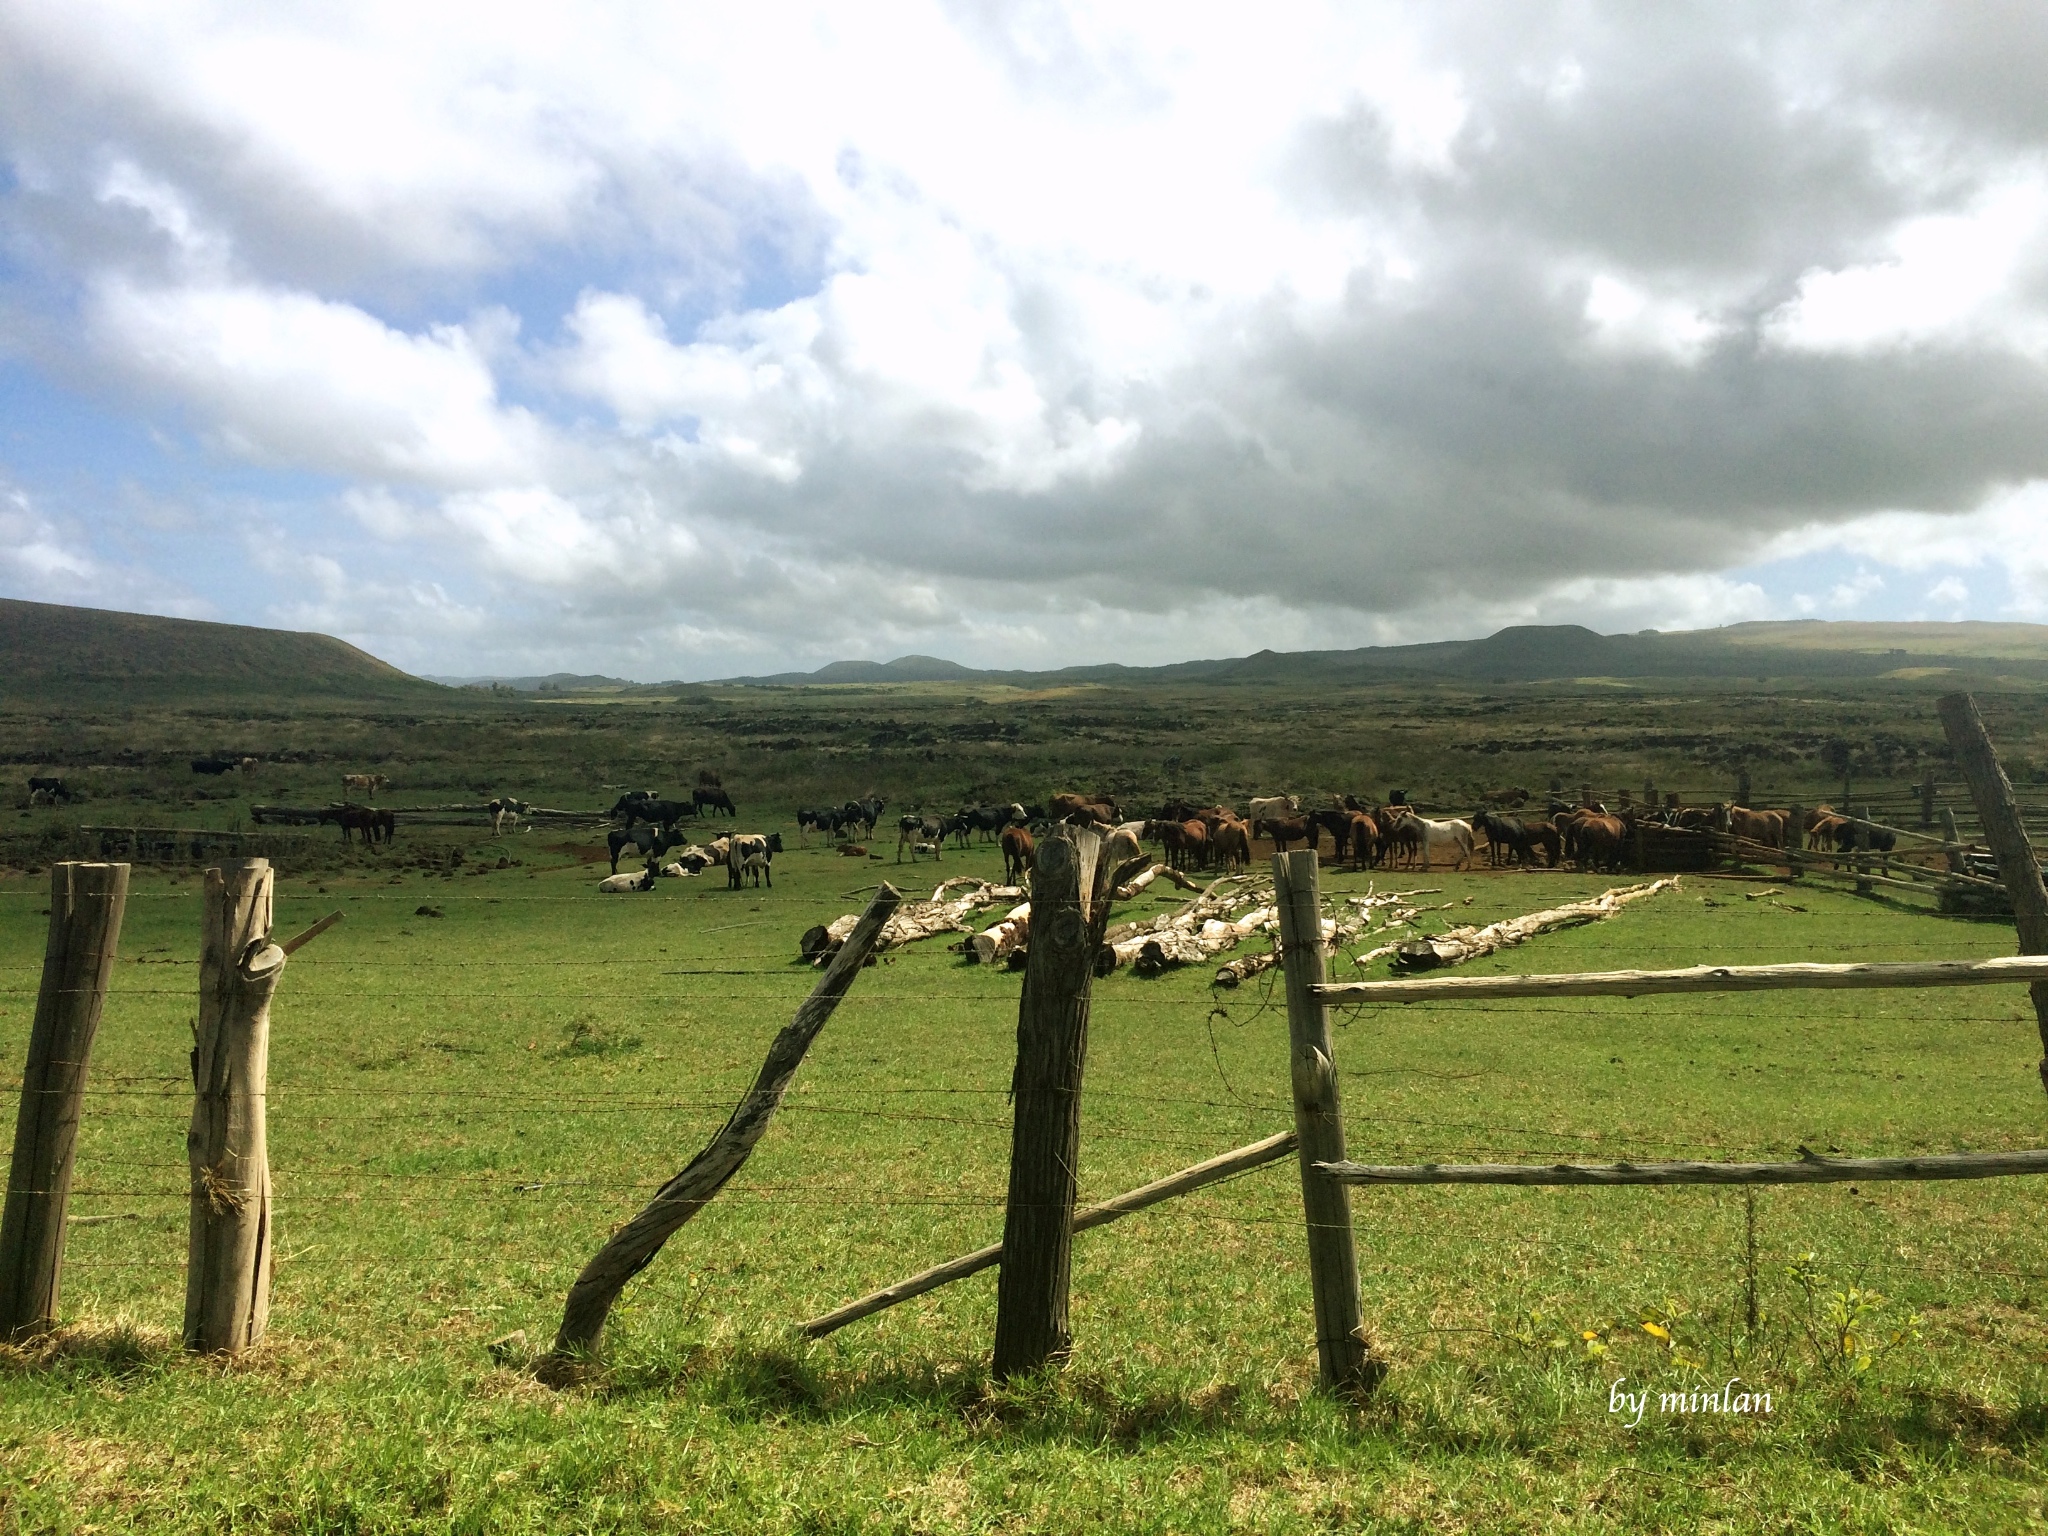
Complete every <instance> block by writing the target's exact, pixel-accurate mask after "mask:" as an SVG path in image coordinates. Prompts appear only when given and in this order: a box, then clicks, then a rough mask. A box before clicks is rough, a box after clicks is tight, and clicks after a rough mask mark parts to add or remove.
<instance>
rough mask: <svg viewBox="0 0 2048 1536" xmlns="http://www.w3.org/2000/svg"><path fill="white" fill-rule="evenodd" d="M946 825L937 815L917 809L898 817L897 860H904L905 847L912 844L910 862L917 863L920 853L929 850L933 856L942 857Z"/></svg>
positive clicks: (900, 861)
mask: <svg viewBox="0 0 2048 1536" xmlns="http://www.w3.org/2000/svg"><path fill="white" fill-rule="evenodd" d="M945 841H946V826H945V823H944V822H942V821H941V820H940V819H939V818H938V817H936V816H925V815H922V814H920V813H918V812H916V811H913V812H911V813H910V814H909V815H907V816H899V817H897V818H896V862H897V863H898V864H901V863H902V862H903V848H904V845H905V844H906V843H907V844H909V846H910V862H911V863H913V864H915V863H916V862H917V856H918V854H920V853H924V852H929V853H930V854H931V856H932V857H933V858H935V859H936V858H938V857H940V854H939V850H940V849H941V848H943V847H944V846H945Z"/></svg>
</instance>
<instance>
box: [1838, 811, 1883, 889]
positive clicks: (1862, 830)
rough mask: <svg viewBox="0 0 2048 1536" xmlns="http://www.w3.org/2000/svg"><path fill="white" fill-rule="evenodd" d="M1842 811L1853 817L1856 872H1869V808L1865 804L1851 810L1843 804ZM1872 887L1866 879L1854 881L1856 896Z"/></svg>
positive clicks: (1851, 823)
mask: <svg viewBox="0 0 2048 1536" xmlns="http://www.w3.org/2000/svg"><path fill="white" fill-rule="evenodd" d="M1842 812H1843V814H1844V815H1847V816H1849V817H1852V818H1853V820H1852V821H1851V822H1850V825H1851V826H1852V827H1853V828H1854V829H1855V834H1856V873H1857V874H1858V875H1867V874H1869V873H1870V857H1869V855H1870V818H1871V809H1870V807H1869V806H1867V805H1866V806H1864V807H1863V809H1862V810H1861V811H1852V810H1850V809H1849V808H1848V807H1847V806H1846V805H1845V806H1843V807H1842ZM1874 889H1875V887H1874V886H1872V885H1871V883H1870V882H1869V881H1868V880H1860V879H1859V880H1858V881H1857V882H1856V894H1857V895H1858V896H1868V895H1869V894H1870V893H1871V891H1872V890H1874Z"/></svg>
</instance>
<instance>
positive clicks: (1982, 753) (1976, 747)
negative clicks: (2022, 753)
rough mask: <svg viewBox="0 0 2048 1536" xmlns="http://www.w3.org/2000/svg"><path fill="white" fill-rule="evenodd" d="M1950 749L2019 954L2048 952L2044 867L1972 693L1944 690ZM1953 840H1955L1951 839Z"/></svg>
mask: <svg viewBox="0 0 2048 1536" xmlns="http://www.w3.org/2000/svg"><path fill="white" fill-rule="evenodd" d="M1935 710H1936V711H1937V712H1938V713H1939V714H1940V716H1941V728H1942V731H1943V733H1944V734H1946V735H1947V737H1948V744H1949V749H1950V750H1951V751H1953V752H1954V753H1955V755H1956V762H1957V764H1958V765H1959V766H1960V767H1961V768H1962V770H1963V779H1964V781H1965V782H1966V783H1967V784H1968V785H1969V786H1970V798H1971V799H1973V800H1975V801H1976V802H1977V818H1978V820H1980V821H1982V822H1983V823H1984V840H1985V841H1986V842H1988V843H1989V844H1990V845H1991V853H1992V856H1993V857H1994V858H1996V859H1997V860H1998V876H1999V879H2000V880H2002V881H2003V882H2004V884H2005V890H2006V894H2007V895H2008V896H2009V897H2010V898H2011V900H2012V915H2013V924H2014V926H2015V927H2017V928H2018V929H2019V937H2020V953H2021V954H2023V955H2043V954H2048V886H2044V885H2043V884H2042V882H2041V866H2040V864H2039V863H2038V862H2036V860H2035V858H2034V845H2033V843H2032V842H2031V841H2029V840H2028V838H2027V828H2026V823H2025V822H2023V821H2022V820H2021V819H2020V807H2019V801H2018V800H2017V799H2015V798H2014V796H2013V792H2012V781H2011V780H2010V779H2008V778H2006V776H2005V770H2004V769H2003V768H2001V767H2000V766H1999V763H1998V753H1997V752H1996V750H1994V749H1993V747H1992V745H1991V737H1990V735H1989V733H1987V732H1986V731H1985V729H1984V720H1983V717H1982V716H1980V715H1979V714H1978V713H1977V701H1976V700H1975V699H1973V698H1971V697H1970V696H1969V695H1968V694H1967V693H1945V694H1943V695H1942V696H1941V698H1940V699H1939V700H1938V701H1937V702H1936V704H1935ZM1952 840H1953V839H1952ZM2028 990H2029V992H2031V993H2032V995H2033V999H2034V1018H2035V1022H2036V1023H2037V1025H2038V1026H2039V1028H2040V1032H2041V1049H2042V1053H2043V1054H2042V1058H2041V1086H2042V1087H2043V1088H2048V981H2037V982H2035V983H2034V984H2033V985H2032V986H2031V987H2030V988H2029V989H2028Z"/></svg>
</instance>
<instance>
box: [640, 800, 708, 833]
mask: <svg viewBox="0 0 2048 1536" xmlns="http://www.w3.org/2000/svg"><path fill="white" fill-rule="evenodd" d="M692 814H694V807H693V806H692V805H691V804H690V802H689V801H687V800H654V799H648V800H634V801H632V802H631V803H629V804H628V805H627V806H626V830H627V831H628V832H630V831H632V830H633V828H634V826H635V825H636V824H638V823H640V822H643V821H644V822H646V823H647V824H648V825H649V826H650V827H660V828H662V829H663V830H664V831H666V830H667V829H668V828H670V827H673V826H674V825H675V824H676V823H677V822H679V821H681V820H682V819H683V818H684V817H685V816H689V815H692Z"/></svg>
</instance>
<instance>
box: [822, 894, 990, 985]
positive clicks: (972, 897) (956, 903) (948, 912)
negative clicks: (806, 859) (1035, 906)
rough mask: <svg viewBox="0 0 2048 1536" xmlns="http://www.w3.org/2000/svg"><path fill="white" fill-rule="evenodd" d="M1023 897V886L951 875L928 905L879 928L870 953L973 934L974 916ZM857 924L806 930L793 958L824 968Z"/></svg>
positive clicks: (912, 907) (904, 910)
mask: <svg viewBox="0 0 2048 1536" xmlns="http://www.w3.org/2000/svg"><path fill="white" fill-rule="evenodd" d="M1023 894H1024V888H1023V887H1022V886H1016V885H991V884H989V882H988V881H986V880H978V879H976V878H975V877H974V876H972V875H955V876H954V877H953V878H952V879H950V880H943V881H941V882H940V883H939V886H938V888H937V889H936V890H934V891H933V892H932V894H931V898H930V900H928V901H906V902H904V903H902V904H901V905H900V906H898V907H897V909H896V912H895V914H894V915H893V916H892V917H891V918H890V919H889V921H888V923H887V924H886V925H885V926H884V927H883V929H882V936H881V938H880V939H879V940H877V941H876V944H875V952H876V953H877V954H880V953H883V952H884V951H887V950H891V949H901V948H902V947H903V946H904V945H906V944H914V943H916V942H917V941H918V940H919V939H930V938H936V937H937V936H938V935H940V934H942V933H972V932H973V931H974V925H973V923H972V922H970V921H969V919H971V918H972V917H974V916H975V914H977V913H979V912H982V911H984V910H986V909H987V908H989V907H993V906H996V905H998V904H1000V903H1002V902H1005V901H1015V900H1016V899H1017V898H1018V897H1019V896H1022V895H1023ZM859 922H860V915H859V914H857V913H853V912H849V913H847V914H846V915H845V916H844V917H835V918H833V919H832V921H831V922H829V923H825V924H821V925H820V926H818V927H815V928H811V929H808V930H807V931H806V932H805V933H804V936H803V937H802V938H800V939H798V940H797V952H798V953H799V954H801V955H802V956H803V957H804V958H805V959H806V960H808V961H810V962H811V964H812V965H824V964H826V963H827V962H829V961H830V960H831V959H832V957H833V956H834V955H836V954H838V953H839V946H840V945H841V944H843V943H845V942H846V938H847V935H849V934H851V933H852V932H853V930H854V926H855V925H856V924H857V923H859Z"/></svg>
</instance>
